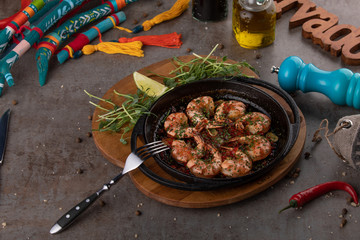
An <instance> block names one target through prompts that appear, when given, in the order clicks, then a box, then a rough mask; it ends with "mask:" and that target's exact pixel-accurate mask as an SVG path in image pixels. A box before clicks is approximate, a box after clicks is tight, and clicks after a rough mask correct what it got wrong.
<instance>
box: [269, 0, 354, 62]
mask: <svg viewBox="0 0 360 240" xmlns="http://www.w3.org/2000/svg"><path fill="white" fill-rule="evenodd" d="M275 6H276V16H277V18H278V19H279V18H281V16H282V14H283V13H284V12H287V11H289V10H291V9H293V8H297V11H296V13H295V14H294V15H293V16H292V17H291V19H290V22H289V28H295V27H298V26H301V25H302V35H303V37H304V38H309V39H311V40H312V42H313V43H314V44H316V45H320V46H321V48H323V49H324V50H326V51H330V54H331V55H333V56H340V55H341V59H342V60H343V62H344V63H345V64H348V65H360V28H359V29H357V28H356V27H354V26H352V25H348V24H338V22H339V18H338V17H337V16H336V15H334V14H332V13H329V12H328V11H326V10H325V9H323V8H321V7H318V6H316V5H315V3H313V2H312V1H310V0H275Z"/></svg>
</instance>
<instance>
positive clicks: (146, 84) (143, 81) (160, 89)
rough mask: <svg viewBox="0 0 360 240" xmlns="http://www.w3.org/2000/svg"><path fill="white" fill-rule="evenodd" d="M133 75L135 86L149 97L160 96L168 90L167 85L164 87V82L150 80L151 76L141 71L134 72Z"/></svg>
mask: <svg viewBox="0 0 360 240" xmlns="http://www.w3.org/2000/svg"><path fill="white" fill-rule="evenodd" d="M133 76H134V81H135V84H136V87H137V88H138V89H140V90H141V91H143V92H145V93H146V94H147V95H149V96H150V97H160V96H161V95H163V94H164V93H165V92H166V91H167V90H168V87H166V86H165V85H164V84H161V83H159V82H157V81H155V80H152V79H151V78H149V77H147V76H145V75H143V74H141V73H138V72H134V74H133Z"/></svg>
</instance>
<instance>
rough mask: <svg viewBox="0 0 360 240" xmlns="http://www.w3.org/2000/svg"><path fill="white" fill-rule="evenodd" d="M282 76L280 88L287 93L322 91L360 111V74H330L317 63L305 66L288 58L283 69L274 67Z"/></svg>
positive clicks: (294, 57)
mask: <svg viewBox="0 0 360 240" xmlns="http://www.w3.org/2000/svg"><path fill="white" fill-rule="evenodd" d="M271 70H272V72H275V73H278V81H279V84H280V87H281V88H283V89H284V90H285V91H287V92H294V91H296V90H301V91H302V92H304V93H306V92H320V93H323V94H325V95H326V96H327V97H329V98H330V100H331V101H332V102H334V103H335V104H338V105H345V104H346V105H348V106H350V107H354V108H356V109H360V74H359V73H353V72H352V71H350V70H349V69H346V68H341V69H338V70H336V71H332V72H328V71H324V70H320V69H318V68H317V67H315V66H314V65H313V64H311V63H309V64H305V63H304V62H303V60H302V59H301V58H299V57H296V56H290V57H288V58H286V59H285V60H284V61H283V62H282V63H281V65H280V68H278V67H275V66H273V67H272V69H271Z"/></svg>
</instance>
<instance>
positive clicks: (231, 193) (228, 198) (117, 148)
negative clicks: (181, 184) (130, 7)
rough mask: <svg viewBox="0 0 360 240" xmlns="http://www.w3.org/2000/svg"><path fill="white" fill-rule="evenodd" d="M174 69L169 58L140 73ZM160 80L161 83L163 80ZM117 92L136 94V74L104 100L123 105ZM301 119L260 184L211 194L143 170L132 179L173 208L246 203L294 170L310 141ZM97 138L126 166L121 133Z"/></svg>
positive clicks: (156, 168)
mask: <svg viewBox="0 0 360 240" xmlns="http://www.w3.org/2000/svg"><path fill="white" fill-rule="evenodd" d="M193 58H194V57H193V56H183V57H179V59H181V60H182V61H184V62H186V61H190V60H191V59H193ZM230 61H231V60H230ZM231 62H234V61H231ZM172 69H174V65H173V63H172V62H171V59H166V60H163V61H161V62H158V63H155V64H152V65H150V66H148V67H145V68H143V69H141V70H139V71H138V72H140V73H142V74H144V75H147V76H149V75H151V78H153V79H156V77H154V76H153V75H152V73H156V74H159V75H165V76H168V75H169V72H170V71H171V70H172ZM242 71H243V73H244V74H246V75H249V76H254V77H258V76H257V75H256V74H255V73H254V72H253V71H251V70H250V69H248V68H243V69H242ZM156 80H159V81H160V78H158V79H156ZM261 89H262V90H264V91H266V92H267V93H269V94H270V95H272V96H273V97H274V98H275V99H277V100H278V102H279V103H280V104H281V105H283V107H284V108H285V109H286V111H287V112H288V114H289V116H291V117H292V111H291V109H290V107H289V106H288V104H287V103H286V102H285V100H284V99H282V98H281V97H280V96H279V95H277V94H276V93H274V92H272V91H269V90H268V89H264V88H261ZM114 90H117V91H118V92H121V93H131V94H132V93H135V92H136V85H135V83H134V81H133V77H132V75H129V76H127V77H125V78H124V79H122V80H120V81H119V82H118V83H117V84H115V85H114V86H113V87H112V88H110V89H109V90H108V91H107V92H106V94H105V95H104V96H103V98H104V99H112V101H113V102H114V103H116V104H121V101H123V99H120V98H118V97H117V96H115V95H114ZM107 105H108V104H107V103H101V106H103V107H107V108H110V107H111V106H110V105H108V106H107ZM101 113H102V112H101V110H99V109H98V108H97V109H96V110H95V111H94V115H93V120H92V128H93V129H97V128H98V126H99V122H98V121H97V120H98V115H99V114H101ZM300 116H301V127H300V132H299V136H298V138H297V140H296V142H295V144H294V146H293V148H292V149H291V150H290V152H289V154H288V155H287V156H286V157H285V158H284V159H283V160H282V161H281V162H280V163H279V164H278V165H276V166H275V167H274V169H272V170H271V171H270V172H269V173H267V174H266V175H264V176H262V177H261V178H259V179H257V180H256V181H253V182H250V183H247V184H244V185H241V186H237V187H232V188H226V189H217V190H211V191H184V190H178V189H174V188H169V187H166V186H164V185H161V184H159V183H156V182H154V181H153V180H151V179H150V178H148V177H147V176H145V175H144V174H143V173H142V172H141V171H140V170H139V169H136V170H134V171H132V172H130V173H129V175H130V178H131V180H132V181H133V183H134V185H135V186H136V187H137V188H138V189H139V190H140V191H141V192H142V193H144V194H145V195H146V196H148V197H150V198H152V199H155V200H157V201H159V202H162V203H164V204H167V205H171V206H177V207H184V208H208V207H216V206H222V205H226V204H231V203H234V202H238V201H241V200H244V199H246V198H248V197H251V196H253V195H255V194H257V193H259V192H261V191H263V190H265V189H267V188H268V187H270V186H272V185H273V184H275V183H276V182H277V181H279V180H280V179H282V178H283V177H284V176H285V175H286V174H287V173H288V172H289V171H290V170H291V169H292V168H293V166H294V165H295V163H296V162H297V160H298V159H299V157H300V155H301V152H302V150H303V147H304V144H305V138H306V123H305V119H304V116H303V115H302V113H301V112H300ZM93 137H94V141H95V144H96V146H97V147H98V148H99V150H100V151H101V152H102V154H103V155H104V156H105V158H106V159H108V160H109V161H110V162H111V163H113V164H115V165H117V166H119V167H123V166H124V164H125V160H126V158H127V156H128V154H130V152H131V150H130V145H129V144H128V145H123V144H122V143H120V141H119V139H120V134H118V133H110V132H96V131H95V132H94V134H93ZM145 164H146V165H147V167H148V168H150V169H151V170H152V171H153V172H154V173H156V174H157V175H159V176H161V177H163V178H167V179H169V180H172V181H178V180H177V179H175V178H173V177H172V176H170V175H169V174H167V173H166V172H165V171H163V170H162V169H161V167H160V166H158V164H157V163H156V162H155V160H154V159H149V160H147V161H146V163H145Z"/></svg>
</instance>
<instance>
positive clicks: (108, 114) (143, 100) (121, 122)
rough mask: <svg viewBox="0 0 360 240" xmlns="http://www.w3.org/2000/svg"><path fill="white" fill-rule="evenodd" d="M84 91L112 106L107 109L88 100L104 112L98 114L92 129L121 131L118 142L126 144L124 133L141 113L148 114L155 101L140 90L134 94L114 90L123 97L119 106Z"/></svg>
mask: <svg viewBox="0 0 360 240" xmlns="http://www.w3.org/2000/svg"><path fill="white" fill-rule="evenodd" d="M84 91H85V90H84ZM85 93H86V94H87V95H88V96H89V97H91V98H95V99H98V100H100V101H102V102H106V103H108V104H110V105H111V106H112V108H110V109H107V108H104V107H102V106H101V105H100V104H96V103H94V102H92V101H90V104H92V105H94V106H95V107H97V108H99V109H101V110H102V111H104V112H105V113H104V114H101V115H98V118H99V119H98V121H100V123H99V128H98V129H93V130H95V131H100V132H105V131H112V132H118V133H121V137H120V142H121V143H123V144H127V141H126V138H125V134H126V133H128V132H130V131H131V130H132V129H133V128H134V126H135V124H136V122H137V120H138V119H139V118H140V117H141V116H142V115H143V114H150V112H149V108H150V106H151V105H152V104H153V102H154V101H155V98H153V97H150V96H148V95H147V94H146V93H145V92H142V91H140V90H138V91H137V92H136V94H121V93H119V92H117V91H116V90H114V94H115V95H116V96H118V97H124V98H125V101H124V102H123V103H122V104H121V106H118V105H116V104H114V103H113V102H112V101H111V100H108V99H103V98H99V97H96V96H94V95H92V94H90V93H88V92H87V91H85Z"/></svg>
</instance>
